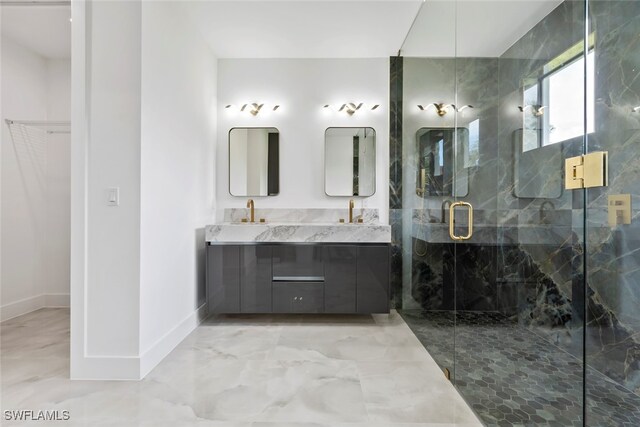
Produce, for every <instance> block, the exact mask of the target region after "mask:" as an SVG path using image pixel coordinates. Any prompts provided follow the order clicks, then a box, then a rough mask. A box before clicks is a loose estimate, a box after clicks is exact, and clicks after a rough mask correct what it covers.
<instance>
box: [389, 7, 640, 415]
mask: <svg viewBox="0 0 640 427" xmlns="http://www.w3.org/2000/svg"><path fill="white" fill-rule="evenodd" d="M390 142H391V174H390V186H391V188H390V194H391V198H390V218H391V223H392V227H393V239H394V242H393V245H394V259H393V269H394V271H393V283H394V286H395V289H394V302H395V305H396V307H398V309H399V311H400V313H401V314H402V316H403V317H404V319H405V320H406V322H407V324H408V325H409V326H410V327H411V328H412V330H413V331H414V332H415V334H416V335H417V336H418V338H419V339H420V340H421V342H422V343H423V345H424V346H425V347H426V349H427V350H428V351H429V353H430V354H431V356H432V357H433V358H434V359H435V360H436V362H437V363H438V364H439V365H440V367H441V368H442V370H443V374H444V375H447V376H448V377H449V378H450V380H451V381H452V382H453V384H454V385H455V386H456V388H457V389H458V390H459V392H460V393H461V395H462V396H463V397H464V398H465V400H466V401H467V403H468V404H469V406H470V407H471V408H472V409H473V410H474V411H475V412H476V414H477V415H478V418H479V419H480V420H481V421H482V422H483V423H485V424H486V425H491V426H494V425H496V426H502V425H505V426H512V425H527V426H529V425H531V426H541V425H554V426H556V425H558V426H583V425H587V426H638V425H640V310H638V307H639V306H640V304H639V303H640V214H639V212H640V1H625V0H611V1H605V0H586V1H585V0H581V1H537V0H531V1H527V0H523V1H484V0H479V1H438V0H430V1H427V2H425V3H423V5H422V8H421V10H420V12H419V14H418V15H417V17H416V20H415V22H414V24H413V27H412V29H411V31H410V32H409V34H408V36H407V39H406V40H405V42H404V44H403V47H402V49H401V55H400V56H398V57H396V58H392V59H391V138H390Z"/></svg>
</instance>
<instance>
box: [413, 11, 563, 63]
mask: <svg viewBox="0 0 640 427" xmlns="http://www.w3.org/2000/svg"><path fill="white" fill-rule="evenodd" d="M562 1H563V0H459V1H457V2H455V1H451V0H427V1H426V2H425V3H424V6H423V7H422V9H421V10H420V13H419V15H418V17H417V18H416V22H415V25H414V26H413V28H412V30H411V32H410V33H409V36H408V37H407V40H406V42H405V44H404V45H403V47H402V54H403V55H404V56H419V57H421V56H428V57H454V56H458V57H499V56H501V55H502V54H503V53H504V52H505V51H506V50H507V49H508V48H509V47H511V46H512V45H513V44H514V43H515V42H516V41H517V40H519V39H520V38H521V37H522V36H524V35H525V34H526V33H527V32H528V31H529V30H530V29H531V28H533V27H534V26H535V24H537V23H538V22H540V20H541V19H542V18H544V17H545V16H547V15H548V14H549V12H551V11H552V10H553V9H555V8H556V7H557V6H558V5H559V4H560V3H562Z"/></svg>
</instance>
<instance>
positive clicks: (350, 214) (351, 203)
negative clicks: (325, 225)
mask: <svg viewBox="0 0 640 427" xmlns="http://www.w3.org/2000/svg"><path fill="white" fill-rule="evenodd" d="M354 206H355V202H354V201H353V199H351V200H349V224H351V223H353V207H354Z"/></svg>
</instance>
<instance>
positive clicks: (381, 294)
mask: <svg viewBox="0 0 640 427" xmlns="http://www.w3.org/2000/svg"><path fill="white" fill-rule="evenodd" d="M357 275H358V289H357V292H356V295H357V301H356V308H357V312H358V313H387V312H389V247H388V246H359V247H358V256H357Z"/></svg>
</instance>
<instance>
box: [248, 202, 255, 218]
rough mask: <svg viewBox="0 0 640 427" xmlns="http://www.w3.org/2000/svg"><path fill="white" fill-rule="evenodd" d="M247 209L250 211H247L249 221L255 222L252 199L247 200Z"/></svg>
mask: <svg viewBox="0 0 640 427" xmlns="http://www.w3.org/2000/svg"><path fill="white" fill-rule="evenodd" d="M247 209H250V211H249V216H250V220H249V222H256V217H255V212H254V203H253V199H249V200H248V201H247Z"/></svg>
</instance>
